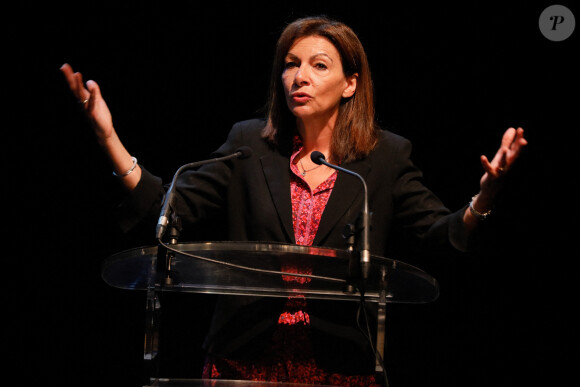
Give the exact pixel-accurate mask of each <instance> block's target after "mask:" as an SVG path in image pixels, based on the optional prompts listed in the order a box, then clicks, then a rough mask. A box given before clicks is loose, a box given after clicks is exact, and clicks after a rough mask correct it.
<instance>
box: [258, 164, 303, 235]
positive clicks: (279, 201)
mask: <svg viewBox="0 0 580 387" xmlns="http://www.w3.org/2000/svg"><path fill="white" fill-rule="evenodd" d="M260 162H261V163H262V169H263V171H264V175H265V177H266V181H267V183H268V188H269V190H270V194H271V195H272V201H273V202H274V205H275V206H276V210H277V211H278V216H279V217H280V222H281V223H282V225H283V226H284V231H286V234H287V236H288V240H290V241H291V243H296V241H295V238H294V226H293V225H292V198H291V197H290V174H289V173H288V172H284V171H287V169H288V168H289V165H290V159H289V158H287V157H284V156H282V155H278V154H272V153H270V154H267V155H264V156H262V157H261V158H260Z"/></svg>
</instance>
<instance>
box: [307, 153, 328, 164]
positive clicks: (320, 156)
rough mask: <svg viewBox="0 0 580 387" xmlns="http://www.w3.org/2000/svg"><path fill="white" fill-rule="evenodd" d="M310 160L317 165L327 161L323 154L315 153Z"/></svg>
mask: <svg viewBox="0 0 580 387" xmlns="http://www.w3.org/2000/svg"><path fill="white" fill-rule="evenodd" d="M310 160H312V162H313V163H315V164H318V165H321V164H322V162H323V161H325V160H326V157H324V154H323V153H322V152H319V151H314V152H312V153H311V154H310Z"/></svg>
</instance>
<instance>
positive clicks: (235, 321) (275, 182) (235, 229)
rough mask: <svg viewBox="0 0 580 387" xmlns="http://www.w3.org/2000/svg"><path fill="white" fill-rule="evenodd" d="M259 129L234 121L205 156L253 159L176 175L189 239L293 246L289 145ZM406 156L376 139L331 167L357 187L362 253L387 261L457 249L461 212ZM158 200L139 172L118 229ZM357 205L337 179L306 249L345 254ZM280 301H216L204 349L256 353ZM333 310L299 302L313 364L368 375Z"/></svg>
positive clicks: (461, 243)
mask: <svg viewBox="0 0 580 387" xmlns="http://www.w3.org/2000/svg"><path fill="white" fill-rule="evenodd" d="M265 124H266V121H265V120H257V119H255V120H248V121H243V122H239V123H236V124H235V125H234V126H233V128H232V130H231V131H230V133H229V135H228V138H227V141H226V142H225V143H224V144H223V145H222V146H221V147H220V148H219V149H218V150H217V151H216V152H215V156H223V155H227V154H231V153H234V152H235V151H236V149H238V148H239V147H240V146H242V145H245V146H249V147H250V148H251V149H252V151H253V153H252V155H251V156H250V157H249V158H247V159H243V160H242V159H235V160H231V161H227V162H221V163H215V164H211V165H207V166H204V167H202V168H200V169H199V170H197V171H188V172H185V173H184V174H183V175H181V177H180V178H179V180H178V191H177V193H178V195H177V198H176V205H175V208H176V213H177V215H178V216H179V217H180V219H181V221H182V223H183V229H184V232H187V230H196V233H195V235H193V234H191V236H192V237H193V238H195V237H196V236H200V235H203V239H204V240H232V241H275V242H283V243H291V244H292V243H295V240H294V231H293V226H292V207H291V199H290V167H289V166H290V154H291V146H290V145H291V144H283V145H282V146H279V147H277V146H273V145H272V144H270V143H269V142H267V141H265V140H264V139H263V138H262V137H261V131H262V129H263V128H264V126H265ZM410 153H411V143H410V142H409V141H408V140H406V139H404V138H402V137H400V136H398V135H395V134H393V133H391V132H388V131H381V133H380V139H379V142H378V145H377V146H376V148H375V149H374V150H373V151H372V152H371V154H370V155H369V156H368V157H366V158H365V159H362V160H358V161H354V162H352V163H345V164H343V165H341V166H342V167H344V168H347V169H350V170H352V171H354V172H357V173H358V174H360V175H361V176H362V177H363V178H364V179H365V181H366V182H367V186H368V195H369V209H370V211H371V212H372V228H371V233H370V247H371V253H372V254H373V255H377V256H383V257H389V258H394V259H396V258H397V257H394V256H391V254H392V253H393V251H396V250H397V249H400V248H402V247H404V248H408V249H419V248H425V247H430V248H441V247H450V248H451V247H452V248H455V249H457V250H465V249H466V247H467V233H466V230H465V227H464V226H463V222H462V215H463V211H464V209H465V208H463V209H461V210H459V211H457V212H455V213H451V212H450V211H449V210H448V209H447V208H446V207H445V206H444V205H443V204H442V203H441V201H440V200H439V199H438V198H437V197H436V196H435V195H434V194H433V193H432V192H431V191H430V190H428V189H427V188H426V187H425V186H424V185H423V183H422V174H421V172H420V171H419V170H418V169H417V168H416V167H415V166H414V165H413V163H412V161H411V159H410ZM163 195H164V187H163V185H162V182H161V180H160V179H159V178H157V177H155V176H153V175H152V174H150V173H149V172H148V171H147V170H145V169H144V168H143V175H142V178H141V181H140V182H139V184H138V186H137V187H136V188H135V190H134V191H133V192H132V193H131V194H130V195H129V197H128V198H127V200H126V201H125V202H124V203H123V204H122V205H121V206H120V208H119V209H120V215H121V216H120V223H121V226H122V227H123V229H125V230H129V229H131V228H132V227H133V226H135V225H136V224H137V223H138V222H140V221H143V220H144V219H146V218H148V219H152V220H153V219H154V220H155V221H156V220H157V217H158V216H159V212H160V205H161V201H162V198H163ZM362 204H363V187H362V184H361V182H360V181H359V180H358V179H357V178H356V177H354V176H351V175H348V174H345V173H343V172H338V176H337V179H336V183H335V186H334V189H333V191H332V194H331V196H330V198H329V200H328V204H327V206H326V208H325V210H324V212H323V214H322V218H321V221H320V226H319V229H318V232H317V234H316V237H315V239H314V245H318V246H327V247H333V248H341V249H342V248H346V241H345V239H344V238H343V236H342V233H343V230H344V227H345V225H346V224H349V223H350V224H355V223H356V220H357V217H358V216H359V214H360V212H361V208H362ZM196 225H197V226H196ZM212 225H213V227H212ZM199 226H200V227H199ZM151 229H153V226H151ZM208 229H210V230H211V232H210V233H208V232H207V231H208ZM282 301H283V300H282ZM280 303H281V299H257V298H251V297H234V296H231V297H230V296H223V297H220V300H219V302H218V305H217V309H216V314H215V315H214V320H213V322H212V327H211V332H210V333H209V335H208V338H207V340H206V343H205V347H206V348H207V349H208V350H209V351H210V352H214V353H216V354H218V355H224V356H232V357H236V356H238V357H241V356H246V357H247V356H253V355H257V354H258V353H259V351H260V350H261V348H262V346H263V345H262V344H264V343H266V342H267V340H268V337H269V336H268V335H270V334H271V333H272V331H273V329H274V327H275V324H276V318H277V314H276V311H277V310H279V309H280V307H281V305H280ZM340 304H341V305H340V306H339V305H338V304H337V302H328V301H324V302H322V301H309V307H308V308H309V309H308V311H309V314H310V317H311V328H312V329H311V330H312V333H313V334H312V338H313V345H314V346H315V351H319V352H317V353H319V354H320V363H321V364H322V365H323V366H326V367H328V368H334V369H338V370H340V371H341V372H353V373H355V372H361V370H364V371H368V372H372V369H373V366H374V360H373V358H372V354H370V352H369V351H367V349H366V347H367V343H366V341H365V340H364V339H363V338H362V336H361V335H360V333H359V332H358V330H357V329H356V328H355V326H356V325H355V314H356V307H357V306H356V305H353V304H356V303H352V302H350V303H348V302H346V303H340ZM343 304H348V305H343ZM264 311H266V312H264ZM268 311H269V312H268ZM272 311H274V312H272ZM337 311H340V313H337ZM337 337H340V338H341V339H340V340H337ZM361 353H363V354H366V355H361ZM337 354H339V355H337ZM367 355H368V356H367ZM325 363H327V364H325Z"/></svg>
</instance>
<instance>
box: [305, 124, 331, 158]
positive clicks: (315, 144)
mask: <svg viewBox="0 0 580 387" xmlns="http://www.w3.org/2000/svg"><path fill="white" fill-rule="evenodd" d="M335 122H336V115H333V116H332V117H330V119H328V118H325V119H316V118H311V119H308V120H305V119H301V118H297V119H296V126H297V128H298V133H299V134H300V137H301V138H302V143H303V146H304V149H303V153H304V154H305V155H307V154H309V153H310V152H312V151H315V150H317V151H319V152H322V153H324V155H326V156H327V157H328V156H329V154H330V143H331V139H332V132H333V131H334V124H335Z"/></svg>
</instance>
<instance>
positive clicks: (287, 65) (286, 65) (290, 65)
mask: <svg viewBox="0 0 580 387" xmlns="http://www.w3.org/2000/svg"><path fill="white" fill-rule="evenodd" d="M296 66H298V64H297V63H296V62H286V64H285V65H284V68H286V69H291V68H293V67H296Z"/></svg>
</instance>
